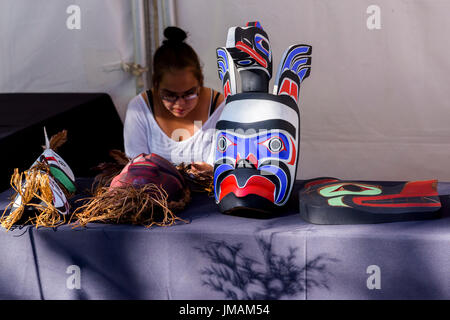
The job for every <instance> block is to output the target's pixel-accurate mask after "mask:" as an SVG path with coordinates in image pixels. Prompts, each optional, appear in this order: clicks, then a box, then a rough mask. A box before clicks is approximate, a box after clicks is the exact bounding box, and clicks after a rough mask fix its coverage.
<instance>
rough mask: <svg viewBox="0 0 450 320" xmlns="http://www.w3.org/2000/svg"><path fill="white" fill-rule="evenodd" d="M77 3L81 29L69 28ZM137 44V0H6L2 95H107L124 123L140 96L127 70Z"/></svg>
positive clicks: (2, 4) (0, 34) (0, 35)
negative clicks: (134, 2) (134, 4)
mask: <svg viewBox="0 0 450 320" xmlns="http://www.w3.org/2000/svg"><path fill="white" fill-rule="evenodd" d="M71 5H76V6H78V7H79V9H80V20H79V21H80V29H69V28H68V27H67V25H66V22H67V20H68V19H70V17H71V16H72V12H71V11H69V13H68V12H67V8H68V7H69V6H71ZM133 40H134V39H133V17H132V8H131V1H122V0H95V1H92V0H73V1H61V0H36V1H29V0H2V1H0V92H106V93H109V94H110V95H111V97H112V99H113V101H114V104H115V105H116V108H117V109H118V112H119V115H120V116H121V118H122V119H123V118H124V115H125V110H126V105H127V103H128V102H129V101H130V100H131V98H132V97H133V96H134V95H135V94H136V79H135V77H133V76H132V75H130V74H129V73H126V72H124V71H123V70H122V69H121V63H122V62H126V63H129V62H133V61H134V58H135V57H134V43H133ZM0 107H1V106H0ZM87 116H88V115H87Z"/></svg>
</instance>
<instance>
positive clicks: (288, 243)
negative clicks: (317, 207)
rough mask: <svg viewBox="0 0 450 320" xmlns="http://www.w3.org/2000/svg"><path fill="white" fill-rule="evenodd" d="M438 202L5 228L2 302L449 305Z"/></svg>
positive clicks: (445, 230) (448, 241) (208, 202)
mask: <svg viewBox="0 0 450 320" xmlns="http://www.w3.org/2000/svg"><path fill="white" fill-rule="evenodd" d="M10 193H11V191H6V192H3V193H2V194H0V208H4V207H5V205H6V204H7V202H8V200H7V197H8V195H9V194H10ZM293 201H297V199H295V197H294V198H293ZM442 202H443V205H444V209H443V215H442V218H440V219H436V220H426V221H411V222H396V223H383V224H372V225H313V224H310V223H308V222H305V221H303V220H302V219H301V218H300V216H299V214H298V206H295V204H294V205H291V206H290V208H289V210H288V211H287V212H286V213H285V214H283V215H282V216H279V217H276V218H271V219H252V218H245V217H235V216H227V215H223V214H221V213H219V212H218V210H217V208H216V205H215V203H214V201H213V199H212V198H208V197H207V196H205V195H198V196H196V197H195V198H194V199H193V202H192V203H191V204H190V205H189V207H188V208H187V209H186V210H185V211H184V212H183V213H182V214H180V215H179V216H180V217H182V218H185V219H187V220H189V222H190V223H178V224H177V225H175V226H171V227H166V228H161V227H153V228H150V229H147V228H145V227H141V226H131V225H108V224H100V223H96V224H90V225H88V227H86V228H76V229H73V228H72V226H70V225H65V226H62V227H59V228H57V229H45V228H40V229H35V228H33V227H30V226H27V227H23V228H21V229H15V230H11V231H9V232H6V231H5V230H4V229H0V271H1V272H0V298H1V299H187V300H191V299H450V212H449V201H448V197H443V198H442ZM292 203H294V202H292Z"/></svg>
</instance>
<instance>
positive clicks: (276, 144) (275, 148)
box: [262, 137, 285, 153]
mask: <svg viewBox="0 0 450 320" xmlns="http://www.w3.org/2000/svg"><path fill="white" fill-rule="evenodd" d="M262 144H263V145H264V146H265V147H266V148H267V149H269V151H270V152H271V153H278V152H281V151H283V150H285V147H284V143H283V140H281V139H280V138H279V137H273V138H270V139H269V140H266V141H264V142H263V143H262Z"/></svg>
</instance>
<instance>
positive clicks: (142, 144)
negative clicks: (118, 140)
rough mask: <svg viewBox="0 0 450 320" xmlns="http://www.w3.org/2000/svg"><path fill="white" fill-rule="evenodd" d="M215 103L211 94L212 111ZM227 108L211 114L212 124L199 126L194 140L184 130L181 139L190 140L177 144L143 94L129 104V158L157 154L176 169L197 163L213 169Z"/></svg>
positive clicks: (125, 133)
mask: <svg viewBox="0 0 450 320" xmlns="http://www.w3.org/2000/svg"><path fill="white" fill-rule="evenodd" d="M212 100H213V90H211V103H210V106H209V108H210V109H211V104H212ZM150 103H151V102H150ZM224 106H225V102H222V103H221V104H220V105H219V106H218V107H217V108H216V110H215V111H214V112H213V113H212V114H211V113H210V112H209V113H208V114H211V115H210V116H209V118H208V120H207V121H206V122H205V123H204V124H203V125H201V123H199V124H198V125H197V127H201V128H200V129H196V131H194V134H193V135H192V136H190V134H189V133H188V132H187V130H183V129H180V131H179V132H178V133H179V135H183V136H184V137H186V135H188V136H190V137H189V138H185V139H184V140H182V141H175V140H174V139H172V138H170V137H169V136H167V134H166V133H165V132H164V131H162V129H161V127H160V126H159V125H158V123H157V122H156V120H155V118H154V116H153V113H152V111H151V109H150V108H149V106H148V105H147V103H146V102H145V100H144V98H143V97H142V94H139V95H137V96H136V97H134V98H133V99H132V100H131V101H130V103H129V104H128V109H127V112H126V116H125V123H124V130H123V137H124V144H125V154H126V155H127V156H128V157H130V158H134V157H136V156H137V155H139V154H141V153H146V154H150V153H156V154H158V155H159V156H161V157H163V158H165V159H167V160H169V161H170V162H172V163H173V164H175V165H177V164H180V163H181V162H184V163H186V164H188V163H191V162H194V161H200V162H206V163H209V164H210V165H213V163H214V151H215V143H214V133H215V127H216V122H217V120H218V119H219V117H220V114H221V113H222V110H223V107H224ZM183 133H184V134H183Z"/></svg>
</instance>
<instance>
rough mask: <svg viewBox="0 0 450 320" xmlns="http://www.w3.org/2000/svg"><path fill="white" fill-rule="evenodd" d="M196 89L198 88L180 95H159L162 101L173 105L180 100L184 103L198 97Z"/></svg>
mask: <svg viewBox="0 0 450 320" xmlns="http://www.w3.org/2000/svg"><path fill="white" fill-rule="evenodd" d="M198 89H199V88H198V87H196V88H193V89H191V90H188V91H187V92H185V93H183V94H181V95H178V94H174V93H167V92H165V93H160V96H161V99H162V100H164V101H166V102H168V103H170V104H174V103H175V102H177V101H178V99H180V98H181V99H183V100H184V101H185V102H189V101H191V100H194V99H195V98H197V97H198Z"/></svg>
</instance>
